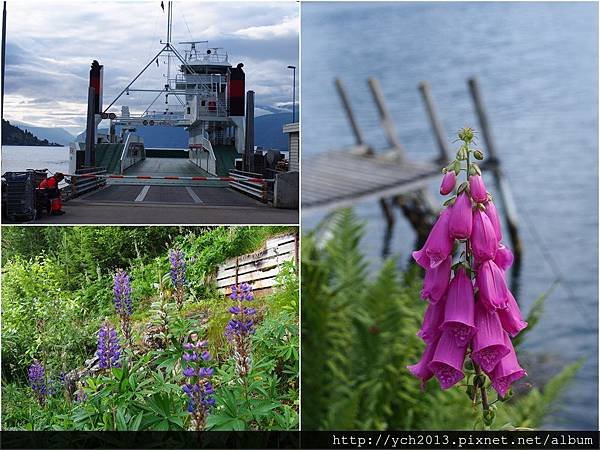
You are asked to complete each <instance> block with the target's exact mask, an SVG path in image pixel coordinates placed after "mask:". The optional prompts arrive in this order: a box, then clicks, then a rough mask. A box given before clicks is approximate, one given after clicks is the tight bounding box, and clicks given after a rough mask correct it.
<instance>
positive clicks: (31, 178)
mask: <svg viewBox="0 0 600 450" xmlns="http://www.w3.org/2000/svg"><path fill="white" fill-rule="evenodd" d="M45 178H46V171H45V170H33V169H28V170H26V171H25V172H6V173H5V174H4V179H5V180H6V182H5V183H4V189H5V192H4V195H3V197H4V200H5V202H6V203H5V207H6V217H7V218H8V220H10V221H15V222H16V221H27V220H35V218H36V216H37V213H36V210H37V207H36V206H37V205H36V203H37V202H36V188H37V186H39V184H40V183H41V182H42V180H44V179H45Z"/></svg>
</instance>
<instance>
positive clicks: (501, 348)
mask: <svg viewBox="0 0 600 450" xmlns="http://www.w3.org/2000/svg"><path fill="white" fill-rule="evenodd" d="M475 326H476V327H477V334H476V335H475V337H474V338H473V352H472V353H471V359H473V361H474V362H475V363H477V364H479V365H480V366H481V368H482V369H483V370H484V371H485V372H486V373H490V372H491V371H492V370H493V369H494V367H496V364H498V362H499V361H500V360H501V359H502V358H504V357H505V356H506V355H507V354H508V352H509V348H508V347H507V346H506V345H504V330H503V329H502V324H501V323H500V318H499V317H498V313H496V312H495V311H489V310H488V309H487V308H486V307H485V306H483V305H482V304H481V302H477V305H476V306H475Z"/></svg>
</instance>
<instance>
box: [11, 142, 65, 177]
mask: <svg viewBox="0 0 600 450" xmlns="http://www.w3.org/2000/svg"><path fill="white" fill-rule="evenodd" d="M26 169H48V171H49V173H50V174H52V173H54V172H63V173H67V172H68V171H69V147H38V146H28V145H3V146H2V173H4V172H18V171H21V170H26Z"/></svg>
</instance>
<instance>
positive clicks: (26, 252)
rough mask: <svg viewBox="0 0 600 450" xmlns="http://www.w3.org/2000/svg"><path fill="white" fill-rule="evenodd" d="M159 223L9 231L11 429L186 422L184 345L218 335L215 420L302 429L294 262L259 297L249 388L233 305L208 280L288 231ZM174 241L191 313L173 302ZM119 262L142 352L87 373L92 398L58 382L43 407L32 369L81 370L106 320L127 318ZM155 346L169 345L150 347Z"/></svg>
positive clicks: (5, 364)
mask: <svg viewBox="0 0 600 450" xmlns="http://www.w3.org/2000/svg"><path fill="white" fill-rule="evenodd" d="M160 229H161V228H159V227H148V228H146V229H143V228H136V229H134V228H127V227H102V228H93V227H72V228H69V227H65V228H53V229H50V228H37V229H36V232H35V233H32V232H30V231H25V230H26V229H25V228H24V227H23V228H16V227H15V228H11V229H10V230H11V231H9V232H8V233H5V234H4V235H3V239H2V245H3V249H4V251H5V253H4V255H3V256H4V260H3V262H4V264H3V274H2V281H3V283H2V320H3V327H2V340H3V352H2V368H3V371H2V394H3V395H2V411H3V414H2V428H3V429H17V430H181V429H189V427H190V414H189V413H188V412H187V396H186V395H185V393H184V392H183V391H182V389H181V385H182V383H183V382H184V377H183V375H182V364H181V361H182V355H183V347H182V345H183V343H184V342H186V341H188V340H189V339H190V336H191V335H193V334H197V335H198V336H201V337H202V338H204V339H208V340H209V345H210V347H209V348H210V350H211V354H212V355H213V361H212V366H213V367H214V368H215V369H216V370H215V375H214V376H213V377H212V383H213V385H214V386H215V390H216V400H217V406H216V407H215V408H213V411H212V414H211V415H209V417H210V419H209V422H208V427H212V428H214V429H290V428H297V427H298V408H299V401H298V390H299V381H298V378H299V377H298V371H299V347H298V346H299V332H298V309H297V305H298V294H299V290H298V279H297V275H296V269H295V266H294V265H289V266H288V265H286V266H285V267H282V274H281V275H280V278H279V280H278V281H279V283H278V286H277V287H276V288H275V289H274V291H273V293H272V294H270V295H267V296H263V297H259V298H257V299H256V300H255V307H256V308H257V310H258V313H257V328H256V332H255V334H254V336H253V337H252V339H253V344H252V348H253V352H252V357H253V360H254V364H253V367H252V371H251V373H250V375H249V376H248V378H247V383H242V382H240V380H239V379H238V377H237V375H236V373H235V370H234V365H233V362H232V349H231V348H230V346H229V343H228V342H227V340H226V339H225V338H224V335H223V332H224V327H225V325H226V324H227V322H228V320H229V319H230V317H231V314H230V313H229V312H228V309H229V306H230V305H229V302H228V300H227V299H225V298H224V296H223V295H221V294H219V293H218V292H217V291H216V288H215V287H214V284H213V283H212V282H211V274H212V272H213V271H214V269H215V268H216V265H217V264H219V263H221V262H223V261H224V260H225V259H227V258H229V257H234V256H240V255H242V254H245V253H247V252H250V251H254V250H256V249H258V248H259V247H260V246H261V245H262V244H263V243H264V241H265V239H267V238H268V237H270V236H272V235H275V234H280V233H283V232H285V231H287V230H288V228H278V227H220V228H182V227H177V228H176V227H172V228H162V231H157V230H160ZM168 248H181V249H182V250H183V251H184V253H185V255H186V262H187V267H188V272H187V279H188V286H187V287H186V301H185V303H184V308H183V309H182V311H178V310H177V308H176V307H175V305H174V298H173V286H172V284H171V278H170V274H169V261H168ZM7 255H8V256H7ZM119 267H121V268H124V269H126V270H127V271H128V273H129V275H130V278H131V283H132V289H133V303H134V314H133V316H132V321H133V330H134V344H133V347H132V348H131V349H127V350H126V351H125V355H124V356H123V357H122V358H121V363H122V366H121V367H120V368H113V369H112V370H110V371H108V370H103V371H100V372H99V373H96V372H94V375H86V376H84V378H83V379H82V380H81V382H80V383H81V384H79V385H78V388H79V389H80V391H81V392H82V393H83V392H85V395H86V398H85V400H82V401H77V400H76V397H77V395H75V393H73V392H71V394H70V395H67V393H66V392H65V391H64V388H60V387H59V388H58V389H57V392H56V393H55V394H54V395H52V396H49V397H48V399H47V402H46V404H45V406H43V407H40V406H39V405H38V404H37V402H36V401H35V400H34V399H33V396H32V394H31V389H30V388H29V387H28V384H27V368H28V367H29V365H30V364H31V362H32V360H33V359H38V360H40V361H42V362H43V364H44V366H45V368H46V374H47V377H49V378H50V377H51V378H53V379H56V378H57V377H58V373H59V372H60V371H65V372H67V371H70V370H72V369H76V368H77V369H80V368H81V367H82V366H83V365H84V361H87V360H89V359H90V358H91V357H93V356H94V353H95V351H96V340H97V331H98V328H99V327H100V323H101V322H102V320H104V318H105V317H106V318H108V320H109V321H111V322H112V323H114V324H116V323H118V318H117V317H116V315H115V311H114V305H113V294H112V284H113V281H112V275H113V273H114V271H115V270H116V268H119ZM149 330H150V331H149ZM148 333H150V334H151V335H150V336H148ZM142 337H143V338H144V339H143V341H142ZM149 342H150V343H159V344H160V345H155V346H152V345H150V347H148V345H149V344H148V343H149ZM55 384H56V383H55Z"/></svg>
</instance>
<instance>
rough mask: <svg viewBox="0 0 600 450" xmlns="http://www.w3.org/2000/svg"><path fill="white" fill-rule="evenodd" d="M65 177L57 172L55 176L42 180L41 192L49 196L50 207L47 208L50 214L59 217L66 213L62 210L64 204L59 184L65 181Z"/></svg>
mask: <svg viewBox="0 0 600 450" xmlns="http://www.w3.org/2000/svg"><path fill="white" fill-rule="evenodd" d="M64 178H65V176H64V175H63V174H62V173H60V172H56V173H55V174H54V175H53V176H51V177H48V178H46V179H45V180H42V182H41V183H40V190H41V191H42V192H44V193H45V194H46V195H47V196H48V206H47V207H46V209H47V211H48V214H51V215H53V216H59V215H61V214H64V213H65V212H64V211H63V210H62V202H61V199H60V189H59V188H58V183H60V182H61V181H62V180H64Z"/></svg>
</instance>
